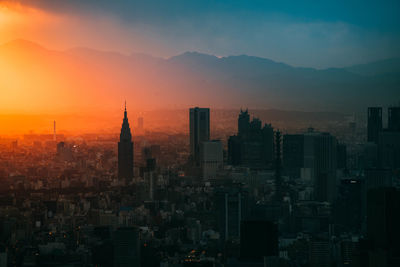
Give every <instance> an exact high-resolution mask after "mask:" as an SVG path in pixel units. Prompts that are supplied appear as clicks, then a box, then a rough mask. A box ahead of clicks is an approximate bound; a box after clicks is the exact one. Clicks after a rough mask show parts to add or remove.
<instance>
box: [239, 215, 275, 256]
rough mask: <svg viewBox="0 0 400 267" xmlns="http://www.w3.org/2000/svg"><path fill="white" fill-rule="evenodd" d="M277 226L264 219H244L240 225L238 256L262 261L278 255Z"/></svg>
mask: <svg viewBox="0 0 400 267" xmlns="http://www.w3.org/2000/svg"><path fill="white" fill-rule="evenodd" d="M278 254H279V249H278V226H277V225H276V224H275V223H273V222H271V221H265V220H244V221H242V225H241V227H240V258H241V259H242V260H247V261H253V262H257V261H263V260H264V257H271V256H278Z"/></svg>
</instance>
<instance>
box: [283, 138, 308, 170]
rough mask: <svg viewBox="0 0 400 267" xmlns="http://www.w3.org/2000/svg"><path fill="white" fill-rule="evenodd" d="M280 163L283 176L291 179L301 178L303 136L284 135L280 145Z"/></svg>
mask: <svg viewBox="0 0 400 267" xmlns="http://www.w3.org/2000/svg"><path fill="white" fill-rule="evenodd" d="M282 154H283V157H282V161H283V168H284V172H285V174H287V175H289V177H292V178H299V177H300V176H301V169H302V168H303V167H304V135H303V134H285V135H284V136H283V145H282Z"/></svg>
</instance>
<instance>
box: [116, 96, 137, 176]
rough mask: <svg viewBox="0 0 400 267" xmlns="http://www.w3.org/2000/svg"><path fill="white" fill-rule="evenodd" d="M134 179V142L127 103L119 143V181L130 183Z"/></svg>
mask: <svg viewBox="0 0 400 267" xmlns="http://www.w3.org/2000/svg"><path fill="white" fill-rule="evenodd" d="M132 178H133V142H132V134H131V128H130V127H129V122H128V116H127V112H126V103H125V111H124V119H123V122H122V127H121V134H120V137H119V142H118V179H119V180H124V181H126V182H130V181H131V180H132Z"/></svg>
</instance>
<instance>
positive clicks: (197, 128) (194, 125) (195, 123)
mask: <svg viewBox="0 0 400 267" xmlns="http://www.w3.org/2000/svg"><path fill="white" fill-rule="evenodd" d="M189 119H190V125H189V127H190V129H189V130H190V154H191V156H192V158H193V160H194V161H195V163H196V165H200V144H201V143H202V142H204V141H209V140H210V109H209V108H198V107H195V108H191V109H190V110H189Z"/></svg>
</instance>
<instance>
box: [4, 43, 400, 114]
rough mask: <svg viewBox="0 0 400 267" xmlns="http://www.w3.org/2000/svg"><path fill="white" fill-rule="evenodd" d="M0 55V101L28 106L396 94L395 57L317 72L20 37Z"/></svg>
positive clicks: (336, 105) (323, 100)
mask: <svg viewBox="0 0 400 267" xmlns="http://www.w3.org/2000/svg"><path fill="white" fill-rule="evenodd" d="M0 60H1V61H0V64H1V66H2V68H3V69H6V71H3V72H2V74H0V75H2V76H0V86H1V88H3V89H4V90H3V91H5V90H6V92H7V94H6V97H4V98H2V100H1V99H0V104H3V103H4V104H6V103H7V102H10V101H11V100H13V99H14V98H15V97H17V96H22V97H26V98H27V99H28V98H33V97H36V98H37V100H36V101H34V102H32V103H30V104H29V105H30V107H31V108H37V107H38V106H40V107H46V106H50V107H51V108H67V107H69V106H76V107H89V108H92V109H94V108H98V107H102V108H104V109H106V108H107V107H110V106H115V105H120V103H121V102H122V101H123V99H125V98H126V99H128V101H129V102H130V104H131V105H132V106H135V107H137V108H139V109H140V108H146V109H149V108H162V107H187V106H190V105H199V106H212V107H219V108H221V107H223V108H226V107H235V108H238V107H240V106H243V107H245V106H249V107H255V108H278V109H286V110H291V109H296V110H310V111H313V110H341V111H352V110H355V109H364V108H365V107H366V106H368V105H384V104H387V103H392V102H393V101H396V100H398V99H399V98H400V97H399V93H398V88H399V85H400V78H399V76H396V75H393V74H392V73H387V72H385V71H384V70H392V69H393V68H392V67H393V66H394V65H395V63H393V62H396V61H387V64H388V66H386V67H385V62H386V61H384V62H381V63H379V64H378V65H379V70H380V71H379V72H376V71H375V72H374V75H368V76H365V75H361V74H362V73H365V72H367V71H364V69H365V68H367V67H365V66H362V67H360V66H354V67H350V68H345V69H326V70H316V69H312V68H295V67H292V66H289V65H287V64H284V63H277V62H274V61H272V60H269V59H264V58H257V57H251V56H245V55H241V56H230V57H223V58H218V57H215V56H212V55H206V54H200V53H196V52H187V53H183V54H181V55H178V56H175V57H171V58H169V59H162V58H155V57H152V56H148V55H143V54H132V55H123V54H119V53H116V52H104V51H96V50H92V49H88V48H74V49H70V50H67V51H51V50H48V49H45V48H43V47H41V46H38V45H36V44H34V43H31V42H27V41H23V40H17V41H13V42H10V43H8V44H4V45H2V46H0ZM373 64H375V65H374V66H376V63H373ZM390 66H392V67H390ZM368 68H369V69H372V68H373V67H368ZM368 68H367V69H368ZM361 69H362V71H361ZM371 72H372V71H371ZM10 77H21V78H22V79H15V78H10ZM27 99H25V100H27ZM57 99H58V100H59V99H62V100H63V101H57ZM28 100H29V99H28ZM59 102H62V104H61V106H60V105H59V104H54V105H53V106H52V104H53V103H59Z"/></svg>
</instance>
